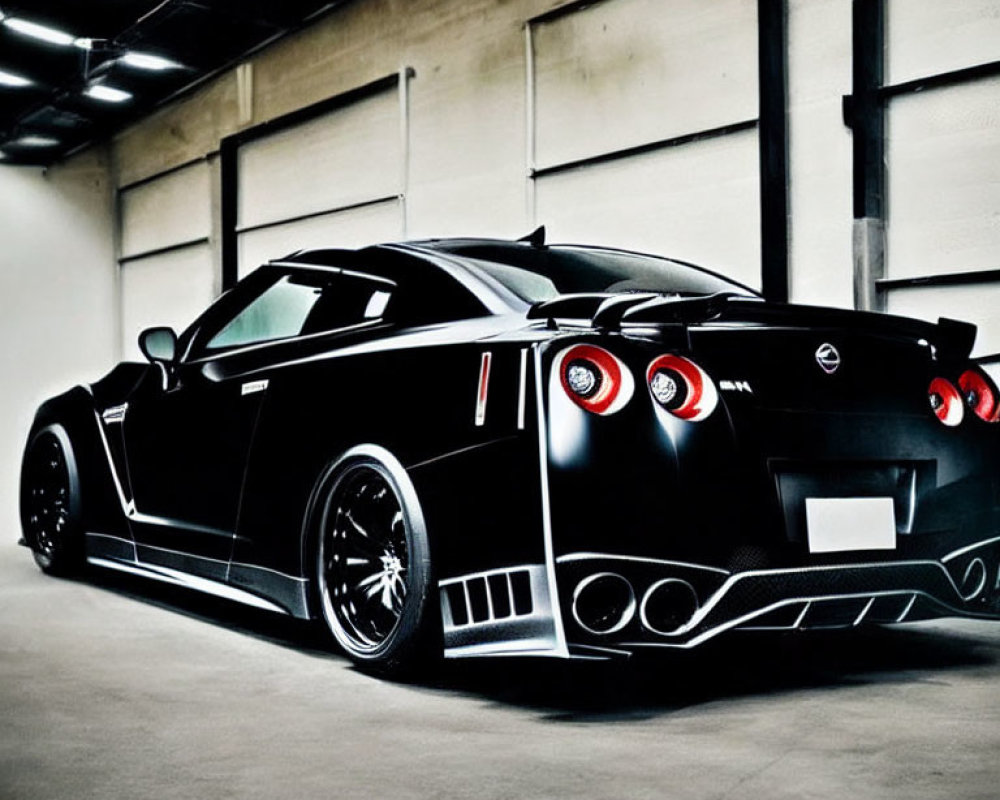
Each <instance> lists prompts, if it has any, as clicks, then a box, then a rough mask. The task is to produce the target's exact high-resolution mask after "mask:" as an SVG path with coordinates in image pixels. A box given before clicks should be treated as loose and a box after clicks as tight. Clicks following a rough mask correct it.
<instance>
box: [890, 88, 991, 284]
mask: <svg viewBox="0 0 1000 800" xmlns="http://www.w3.org/2000/svg"><path fill="white" fill-rule="evenodd" d="M998 97H1000V78H990V79H983V80H978V81H974V82H972V83H968V84H962V85H958V86H954V87H948V88H946V89H938V90H933V91H926V92H919V93H916V94H911V95H905V96H902V97H897V98H894V99H893V100H892V101H891V102H890V103H889V107H888V120H887V122H888V124H887V130H888V133H889V136H888V142H887V164H888V169H887V174H888V187H887V189H888V225H887V228H886V235H887V242H886V244H887V253H888V265H889V269H888V274H889V276H890V277H892V278H906V277H915V276H922V275H933V274H940V273H949V272H966V271H970V270H979V269H997V268H1000V215H998V214H997V209H998V208H1000V158H998V157H997V154H998V153H1000V103H998V102H997V98H998Z"/></svg>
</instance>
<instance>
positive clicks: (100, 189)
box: [0, 151, 117, 549]
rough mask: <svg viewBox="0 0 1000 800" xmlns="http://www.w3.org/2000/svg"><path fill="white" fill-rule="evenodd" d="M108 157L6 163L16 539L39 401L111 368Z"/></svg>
mask: <svg viewBox="0 0 1000 800" xmlns="http://www.w3.org/2000/svg"><path fill="white" fill-rule="evenodd" d="M111 197H112V193H111V187H110V183H109V173H108V165H107V159H106V156H105V154H104V153H103V152H97V151H91V152H90V153H88V154H85V155H83V156H78V157H76V158H74V159H72V160H70V161H69V162H67V163H66V164H63V165H61V166H58V167H54V168H52V169H50V170H48V171H43V170H41V169H36V168H29V167H3V166H0V241H3V243H4V246H3V247H2V248H0V336H2V338H3V346H2V347H0V375H3V381H4V388H3V391H2V392H0V420H2V422H0V528H2V530H3V531H4V535H3V542H2V545H3V547H4V548H5V549H6V548H7V546H8V545H10V544H11V543H12V542H13V541H15V540H16V537H14V536H13V535H12V534H13V533H14V532H15V531H18V530H19V523H18V520H17V486H18V473H19V464H20V453H21V451H22V450H23V447H24V443H25V437H26V436H27V431H28V426H29V425H30V423H31V419H32V417H33V415H34V411H35V409H36V407H37V406H38V404H39V403H40V402H41V401H42V400H44V399H45V398H46V397H48V396H50V395H52V394H56V393H59V392H62V391H64V390H66V389H68V388H70V387H71V386H73V385H74V384H75V383H79V382H81V381H89V380H93V379H95V378H97V377H99V376H100V375H101V374H102V373H103V372H105V371H107V370H108V369H109V368H110V366H111V364H112V363H113V361H114V353H115V344H116V342H115V340H116V336H117V334H116V325H115V318H116V312H115V304H114V296H115V293H114V250H113V247H112V236H111V231H112V212H111V205H112V204H111Z"/></svg>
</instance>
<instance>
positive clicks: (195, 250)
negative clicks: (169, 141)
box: [118, 159, 222, 360]
mask: <svg viewBox="0 0 1000 800" xmlns="http://www.w3.org/2000/svg"><path fill="white" fill-rule="evenodd" d="M216 161H217V160H211V161H210V160H209V159H200V160H198V161H195V162H194V163H191V164H188V165H185V166H182V167H180V168H178V169H174V170H170V171H167V172H165V173H162V174H160V175H157V176H154V177H152V178H148V179H146V180H143V181H139V182H137V183H134V184H131V185H129V186H126V187H123V188H121V189H119V191H118V224H119V240H120V245H119V258H118V264H119V269H120V278H119V287H120V296H119V314H120V317H121V326H120V328H121V341H120V343H119V346H120V352H121V357H122V358H125V359H131V360H142V358H143V356H142V354H141V352H140V351H139V346H138V335H139V332H140V331H142V330H143V329H144V328H148V327H151V326H154V325H170V326H171V327H173V328H174V329H176V330H181V329H183V328H184V327H186V326H187V325H188V323H190V322H191V321H192V320H193V319H194V318H195V317H196V316H197V315H198V314H199V313H200V312H201V311H202V310H203V309H204V308H205V306H207V305H208V304H209V303H210V302H211V301H212V300H213V299H214V298H215V296H216V295H217V294H218V293H219V291H220V289H221V285H222V284H221V279H220V271H219V269H218V266H217V261H218V259H217V258H216V257H215V254H214V252H213V249H212V245H211V241H212V235H211V234H212V227H213V219H214V216H215V215H214V213H213V203H212V197H213V188H212V187H213V185H214V184H215V183H217V181H218V168H217V163H216Z"/></svg>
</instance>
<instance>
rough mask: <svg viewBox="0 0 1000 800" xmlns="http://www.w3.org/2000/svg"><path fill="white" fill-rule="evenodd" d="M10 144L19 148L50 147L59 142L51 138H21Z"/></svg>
mask: <svg viewBox="0 0 1000 800" xmlns="http://www.w3.org/2000/svg"><path fill="white" fill-rule="evenodd" d="M11 144H16V145H19V146H21V147H52V146H54V145H57V144H59V140H58V139H53V138H52V137H51V136H22V137H21V138H20V139H15V140H14V141H13V142H11Z"/></svg>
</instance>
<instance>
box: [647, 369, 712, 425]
mask: <svg viewBox="0 0 1000 800" xmlns="http://www.w3.org/2000/svg"><path fill="white" fill-rule="evenodd" d="M646 383H647V385H648V386H649V393H650V394H651V395H652V396H653V399H654V400H655V401H656V402H657V403H659V405H660V406H662V407H663V408H664V409H666V410H667V411H669V412H670V413H671V414H673V415H674V416H675V417H678V418H680V419H685V420H689V421H691V422H698V421H699V420H703V419H705V417H707V416H708V415H709V414H711V413H712V412H713V411H715V407H716V406H717V405H718V403H719V393H718V391H717V390H716V388H715V383H713V381H712V379H711V378H710V377H708V374H707V373H706V372H705V370H703V369H702V368H701V367H699V366H698V365H697V364H695V363H694V362H693V361H691V360H689V359H687V358H684V357H682V356H675V355H664V356H660V357H659V358H655V359H653V361H652V362H650V365H649V366H648V367H647V368H646Z"/></svg>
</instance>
